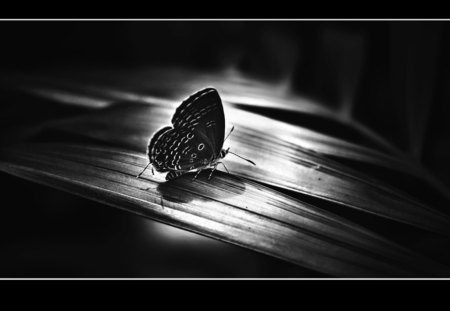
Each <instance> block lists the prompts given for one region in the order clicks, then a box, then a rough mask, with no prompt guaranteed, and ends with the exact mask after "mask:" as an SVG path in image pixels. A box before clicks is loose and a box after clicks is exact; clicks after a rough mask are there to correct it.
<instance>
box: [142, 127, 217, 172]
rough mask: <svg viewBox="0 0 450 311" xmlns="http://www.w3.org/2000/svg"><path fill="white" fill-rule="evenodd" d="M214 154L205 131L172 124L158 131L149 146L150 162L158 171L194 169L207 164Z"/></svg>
mask: <svg viewBox="0 0 450 311" xmlns="http://www.w3.org/2000/svg"><path fill="white" fill-rule="evenodd" d="M213 155H214V154H213V150H212V146H211V145H210V144H209V142H208V139H207V137H206V136H205V135H204V134H203V133H201V132H198V131H196V130H194V131H188V130H186V129H174V128H172V127H170V126H166V127H164V128H162V129H160V130H159V131H157V132H156V133H155V134H154V135H153V137H152V139H151V140H150V144H149V146H148V156H149V159H150V163H151V164H152V165H153V167H154V168H155V169H156V171H158V172H168V171H190V170H194V169H196V168H199V167H203V166H205V165H206V164H207V163H208V162H209V161H211V160H212V159H213Z"/></svg>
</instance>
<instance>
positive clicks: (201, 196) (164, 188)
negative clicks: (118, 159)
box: [157, 170, 246, 203]
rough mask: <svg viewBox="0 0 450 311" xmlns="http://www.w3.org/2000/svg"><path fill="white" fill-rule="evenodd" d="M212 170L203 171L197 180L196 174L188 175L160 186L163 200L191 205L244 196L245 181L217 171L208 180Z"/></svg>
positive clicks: (159, 189)
mask: <svg viewBox="0 0 450 311" xmlns="http://www.w3.org/2000/svg"><path fill="white" fill-rule="evenodd" d="M210 172H211V171H210V170H204V171H202V172H201V173H200V174H199V175H198V176H197V179H195V180H192V179H193V178H194V176H195V173H187V174H184V175H182V176H180V177H178V178H176V179H173V180H169V181H166V182H163V183H161V184H159V185H158V187H157V191H159V193H160V194H161V196H162V198H163V199H164V200H167V201H171V202H176V203H189V202H192V201H194V200H202V201H210V200H217V201H223V200H224V199H225V198H228V197H230V196H238V195H242V194H243V193H244V192H245V189H246V186H245V182H244V180H243V179H241V178H239V177H237V176H234V175H231V174H228V173H225V172H221V171H218V170H216V171H215V172H214V173H213V176H212V178H211V179H210V180H208V176H209V174H210Z"/></svg>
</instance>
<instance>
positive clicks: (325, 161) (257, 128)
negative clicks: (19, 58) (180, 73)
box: [0, 75, 450, 277]
mask: <svg viewBox="0 0 450 311" xmlns="http://www.w3.org/2000/svg"><path fill="white" fill-rule="evenodd" d="M94 76H95V75H94ZM137 76H139V75H137ZM141 78H142V75H141ZM91 79H93V81H95V80H96V79H97V78H96V77H94V78H92V77H91ZM11 81H13V82H14V83H17V81H23V83H19V85H21V86H22V89H21V91H20V92H19V93H20V94H34V95H33V96H31V98H33V99H36V97H35V95H38V96H40V97H45V98H49V99H51V100H52V105H61V104H64V103H65V104H71V105H75V106H81V107H84V108H83V109H82V110H80V111H77V113H76V114H68V115H64V116H62V117H61V116H59V117H55V118H53V119H51V120H47V121H46V120H43V121H42V122H34V123H33V124H32V125H26V126H25V125H22V124H19V125H17V126H15V127H12V130H11V128H10V130H9V132H8V135H3V136H2V139H3V141H4V142H5V144H4V147H3V148H2V149H1V152H0V170H1V171H4V172H7V173H10V174H13V175H16V176H19V177H22V178H25V179H28V180H32V181H35V182H38V183H41V184H45V185H48V186H51V187H54V188H57V189H61V190H65V191H68V192H71V193H75V194H78V195H80V196H83V197H86V198H90V199H93V200H96V201H99V202H102V203H105V204H108V205H112V206H115V207H118V208H121V209H124V210H127V211H130V212H133V213H137V214H140V215H143V216H145V217H148V218H152V219H155V220H158V221H161V222H164V223H166V224H170V225H173V226H176V227H180V228H184V229H187V230H190V231H193V232H196V233H199V234H202V235H206V236H209V237H212V238H215V239H219V240H223V241H226V242H230V243H233V244H237V245H240V246H243V247H247V248H250V249H253V250H256V251H259V252H262V253H265V254H269V255H272V256H275V257H278V258H281V259H284V260H287V261H289V262H293V263H296V264H299V265H301V266H304V267H307V268H310V269H313V270H317V271H320V272H323V273H326V274H329V275H333V276H366V277H367V276H418V275H419V276H423V275H427V276H436V275H447V273H448V268H447V267H445V266H443V265H441V264H438V263H436V262H434V261H431V260H430V259H427V258H424V257H422V256H421V255H418V254H416V253H413V252H412V251H410V250H407V249H406V248H403V247H400V246H398V245H396V244H395V243H393V242H390V241H389V240H387V239H386V238H384V237H381V236H380V235H378V234H376V233H374V232H371V231H370V230H367V229H365V228H363V227H362V226H359V225H356V224H354V223H352V222H350V221H348V220H346V219H345V218H342V217H339V216H337V215H336V214H334V213H330V212H327V211H324V210H323V209H321V208H319V207H317V206H314V205H311V204H307V203H306V202H304V201H302V200H301V199H300V198H301V195H307V196H308V197H315V198H318V199H320V200H324V201H325V202H326V201H328V202H333V203H337V205H336V204H333V205H330V206H335V207H336V208H339V207H340V206H342V208H350V209H355V210H359V211H362V212H364V213H369V214H373V215H376V216H379V217H382V218H389V219H392V220H395V221H397V222H401V223H405V224H407V225H410V226H414V227H418V228H423V229H426V230H429V231H432V232H436V233H439V234H444V235H447V236H448V235H449V233H450V230H449V229H448V228H450V227H449V224H450V222H449V219H448V217H447V216H446V215H443V214H442V213H440V212H438V211H437V210H436V209H435V208H432V207H430V206H428V205H426V204H425V203H424V202H423V201H421V200H419V199H418V198H415V197H413V196H411V195H410V194H406V193H404V192H403V191H400V190H398V189H396V188H395V187H393V186H392V185H391V184H389V183H386V182H385V181H380V180H379V179H377V178H376V177H374V176H369V175H367V174H365V173H362V172H361V171H358V170H356V169H352V168H350V167H349V166H348V165H344V164H343V163H341V162H339V159H347V160H352V161H356V162H361V163H368V164H370V165H373V166H375V167H377V166H379V167H384V168H387V169H390V170H394V171H397V172H400V173H402V174H407V175H412V176H414V177H415V178H421V176H422V174H421V170H420V169H416V168H415V167H416V166H414V165H413V164H412V163H411V162H409V161H404V160H403V159H401V158H398V156H396V155H394V154H392V153H389V152H388V153H386V152H384V151H382V150H381V149H378V150H377V149H373V148H370V147H368V146H361V145H358V144H355V143H353V142H350V141H345V140H344V139H342V138H338V137H333V136H332V135H326V134H323V133H319V132H316V131H313V130H308V129H305V128H302V127H300V126H298V125H295V124H286V123H283V122H280V121H276V120H274V119H271V118H268V117H265V116H262V115H260V114H257V113H253V112H250V111H247V109H245V110H244V107H242V103H238V104H236V101H235V100H233V102H234V104H233V103H230V102H229V101H228V100H225V104H224V105H225V114H226V118H227V121H228V122H229V123H228V127H230V125H231V123H232V124H233V125H235V126H236V131H235V133H234V134H233V135H232V136H231V137H230V139H229V141H227V143H228V144H229V145H230V146H231V148H232V150H234V151H235V152H237V153H239V154H240V155H242V156H245V157H248V158H250V159H252V160H254V161H255V162H256V163H257V166H256V167H252V166H249V165H246V164H245V163H242V162H240V160H239V159H237V158H232V157H231V156H229V157H227V159H226V165H227V167H228V168H229V170H230V172H231V173H232V175H229V174H225V173H219V172H218V173H217V174H216V175H215V177H214V178H213V179H212V180H211V181H207V180H205V176H203V177H201V178H200V179H199V180H198V181H195V182H191V180H190V177H191V176H185V177H182V178H180V179H178V180H174V181H172V182H167V183H164V182H162V180H163V179H162V178H161V176H152V175H151V173H149V172H146V173H145V175H144V177H145V178H143V179H136V178H135V177H134V176H135V175H136V174H137V173H138V172H140V171H141V170H142V168H143V167H144V166H145V165H146V161H147V159H146V156H145V149H146V145H147V142H148V139H149V137H150V136H151V134H152V133H153V132H154V131H155V130H156V129H158V128H159V127H161V126H164V125H167V124H168V122H169V120H170V117H171V114H172V113H173V111H174V108H175V107H176V106H177V105H178V104H179V102H180V100H181V99H182V98H179V99H177V100H174V99H173V97H175V96H174V95H171V96H168V97H166V98H164V97H158V96H148V95H147V93H151V89H150V90H146V91H142V90H141V91H140V92H136V90H133V89H130V88H127V85H124V86H122V87H118V86H117V85H118V84H119V83H117V81H108V79H107V78H104V80H103V84H104V85H102V86H98V85H96V84H95V83H94V84H91V86H89V87H86V85H85V84H80V83H74V82H73V81H68V82H64V81H57V82H55V81H54V80H51V81H48V79H36V78H32V79H30V78H28V77H27V78H26V79H22V80H20V79H12V80H11ZM130 81H133V79H130ZM134 81H136V80H134ZM153 81H154V80H153ZM211 81H212V80H211ZM226 81H227V80H226ZM113 82H115V83H113ZM241 82H242V81H241ZM241 82H239V83H238V85H241ZM176 83H177V82H176V80H175V82H173V83H172V84H169V85H172V86H173V84H176ZM215 83H216V84H219V86H218V87H217V88H218V89H219V91H221V89H220V85H221V84H220V80H217V79H216V80H215ZM105 84H107V86H105ZM92 85H94V86H92ZM137 85H139V84H137ZM156 85H157V84H156ZM156 85H155V86H154V87H156ZM181 85H184V84H181ZM192 85H196V84H195V83H193V84H192ZM222 85H224V89H225V90H229V89H230V88H229V87H230V85H232V83H231V84H230V83H229V82H227V83H224V82H222ZM216 86H217V85H216ZM260 86H261V85H259V84H256V87H253V88H252V90H253V92H254V93H256V94H258V93H257V91H256V90H257V87H260ZM161 88H162V89H164V85H163V86H161ZM185 88H186V87H185ZM181 89H183V88H181ZM237 89H238V90H239V88H237ZM226 93H227V92H226V91H225V94H226ZM133 95H134V96H133ZM266 95H267V94H265V93H262V94H261V93H260V94H259V98H266V97H267V96H266ZM27 96H29V95H27ZM264 96H266V97H264ZM183 97H184V96H183ZM226 98H227V96H226V95H225V96H224V99H226ZM254 98H258V96H256V95H255V97H254ZM124 99H125V100H124ZM235 99H236V98H235ZM266 99H267V98H266ZM271 100H272V102H273V105H274V106H277V105H278V104H279V103H278V102H276V98H271ZM35 102H36V101H33V103H31V102H25V101H24V102H23V103H22V104H23V105H24V106H27V105H33V104H34V103H35ZM267 102H271V101H270V100H266V101H265V103H267ZM282 102H283V104H280V105H281V106H283V105H286V107H285V108H286V109H292V107H296V104H295V103H293V102H292V101H289V100H286V99H283V100H282ZM286 103H289V104H286ZM261 106H263V105H261ZM298 106H301V107H303V111H308V113H310V114H320V115H322V116H323V117H327V118H331V116H332V114H331V113H328V112H325V111H326V109H322V108H317V106H316V105H312V104H311V105H310V103H308V104H305V105H301V104H300V105H298ZM312 107H316V108H314V109H313V108H312ZM21 108H22V107H21ZM309 108H311V109H309ZM301 110H302V109H301ZM248 120H251V121H252V123H251V124H248ZM18 132H19V133H20V135H16V136H14V135H13V134H14V133H18ZM9 134H11V135H9ZM11 137H14V139H11ZM336 160H338V161H336ZM412 168H414V169H412ZM205 175H206V174H205ZM280 191H282V192H280Z"/></svg>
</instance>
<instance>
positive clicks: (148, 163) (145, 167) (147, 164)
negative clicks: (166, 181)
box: [136, 162, 154, 178]
mask: <svg viewBox="0 0 450 311" xmlns="http://www.w3.org/2000/svg"><path fill="white" fill-rule="evenodd" d="M150 164H151V162H148V164H147V166H146V167H145V168H144V169H143V170H142V172H140V173H139V175H137V176H136V178H139V177H141V175H142V174H143V173H144V172H145V170H146V169H147V167H148V166H149V165H150ZM152 173H153V166H152ZM153 175H154V174H153Z"/></svg>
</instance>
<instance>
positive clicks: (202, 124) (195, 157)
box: [148, 88, 229, 180]
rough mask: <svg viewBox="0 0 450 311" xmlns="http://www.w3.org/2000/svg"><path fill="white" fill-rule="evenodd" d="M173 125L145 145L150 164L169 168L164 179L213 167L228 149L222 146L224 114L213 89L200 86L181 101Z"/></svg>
mask: <svg viewBox="0 0 450 311" xmlns="http://www.w3.org/2000/svg"><path fill="white" fill-rule="evenodd" d="M172 125H173V126H166V127H164V128H161V129H160V130H158V131H157V132H156V133H155V134H154V135H153V136H152V138H151V139H150V143H149V145H148V157H149V164H151V165H152V167H153V168H154V169H155V170H156V171H157V172H161V173H164V172H168V174H167V175H166V180H170V179H173V178H176V177H178V176H181V175H183V174H185V173H188V172H192V171H197V175H198V173H200V172H201V171H202V170H204V169H209V168H212V171H214V170H215V169H216V168H217V165H218V164H220V163H221V162H220V160H221V159H223V158H224V157H225V156H226V155H227V154H228V150H229V149H226V150H225V149H222V147H223V142H224V136H225V115H224V111H223V106H222V101H221V99H220V96H219V94H218V92H217V91H216V90H215V89H213V88H206V89H203V90H201V91H199V92H197V93H195V94H193V95H192V96H190V97H189V98H188V99H186V100H185V101H183V102H182V103H181V105H180V106H179V107H178V108H177V109H176V111H175V114H174V116H173V118H172ZM211 174H212V172H211ZM197 175H196V176H197Z"/></svg>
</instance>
